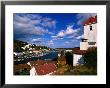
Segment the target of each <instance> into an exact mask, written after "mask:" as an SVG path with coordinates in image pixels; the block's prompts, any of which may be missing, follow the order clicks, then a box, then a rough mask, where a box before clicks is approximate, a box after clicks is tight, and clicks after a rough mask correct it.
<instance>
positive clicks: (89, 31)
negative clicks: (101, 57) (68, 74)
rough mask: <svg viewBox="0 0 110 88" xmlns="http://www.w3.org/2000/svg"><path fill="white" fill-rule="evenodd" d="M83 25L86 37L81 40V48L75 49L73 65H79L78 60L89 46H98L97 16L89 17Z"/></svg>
mask: <svg viewBox="0 0 110 88" xmlns="http://www.w3.org/2000/svg"><path fill="white" fill-rule="evenodd" d="M83 26H84V38H83V39H82V41H81V42H80V50H76V51H74V54H73V66H76V65H78V60H79V59H80V58H81V57H82V56H83V55H84V54H85V53H86V51H87V50H88V48H90V47H97V16H95V17H90V18H89V19H87V20H86V21H85V22H84V23H83Z"/></svg>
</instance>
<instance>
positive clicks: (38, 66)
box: [27, 60, 57, 76]
mask: <svg viewBox="0 0 110 88" xmlns="http://www.w3.org/2000/svg"><path fill="white" fill-rule="evenodd" d="M55 63H56V62H53V61H45V60H37V61H30V62H28V63H27V64H28V65H30V67H31V69H30V75H31V76H35V75H51V74H53V73H54V72H55V71H56V69H57V67H56V64H55Z"/></svg>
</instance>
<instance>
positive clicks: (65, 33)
mask: <svg viewBox="0 0 110 88" xmlns="http://www.w3.org/2000/svg"><path fill="white" fill-rule="evenodd" d="M79 30H80V29H73V25H69V26H68V27H67V29H66V30H61V31H59V32H58V33H57V35H55V36H51V37H52V38H54V39H60V38H63V37H65V36H68V37H69V36H71V37H72V36H74V35H76V33H78V32H79Z"/></svg>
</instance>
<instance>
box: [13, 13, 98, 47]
mask: <svg viewBox="0 0 110 88" xmlns="http://www.w3.org/2000/svg"><path fill="white" fill-rule="evenodd" d="M90 16H96V13H14V14H13V27H14V39H17V40H21V41H25V42H28V43H31V44H36V45H42V46H44V45H45V46H48V47H51V48H73V47H79V45H80V40H81V38H83V25H82V22H83V21H85V20H87V19H88V18H89V17H90Z"/></svg>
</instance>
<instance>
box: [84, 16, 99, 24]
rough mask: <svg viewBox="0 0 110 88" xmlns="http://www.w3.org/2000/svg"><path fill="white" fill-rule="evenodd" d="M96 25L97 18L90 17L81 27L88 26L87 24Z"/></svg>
mask: <svg viewBox="0 0 110 88" xmlns="http://www.w3.org/2000/svg"><path fill="white" fill-rule="evenodd" d="M90 23H91V24H93V23H97V17H96V16H95V17H90V18H89V19H88V20H86V21H84V22H83V25H89V24H90Z"/></svg>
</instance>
